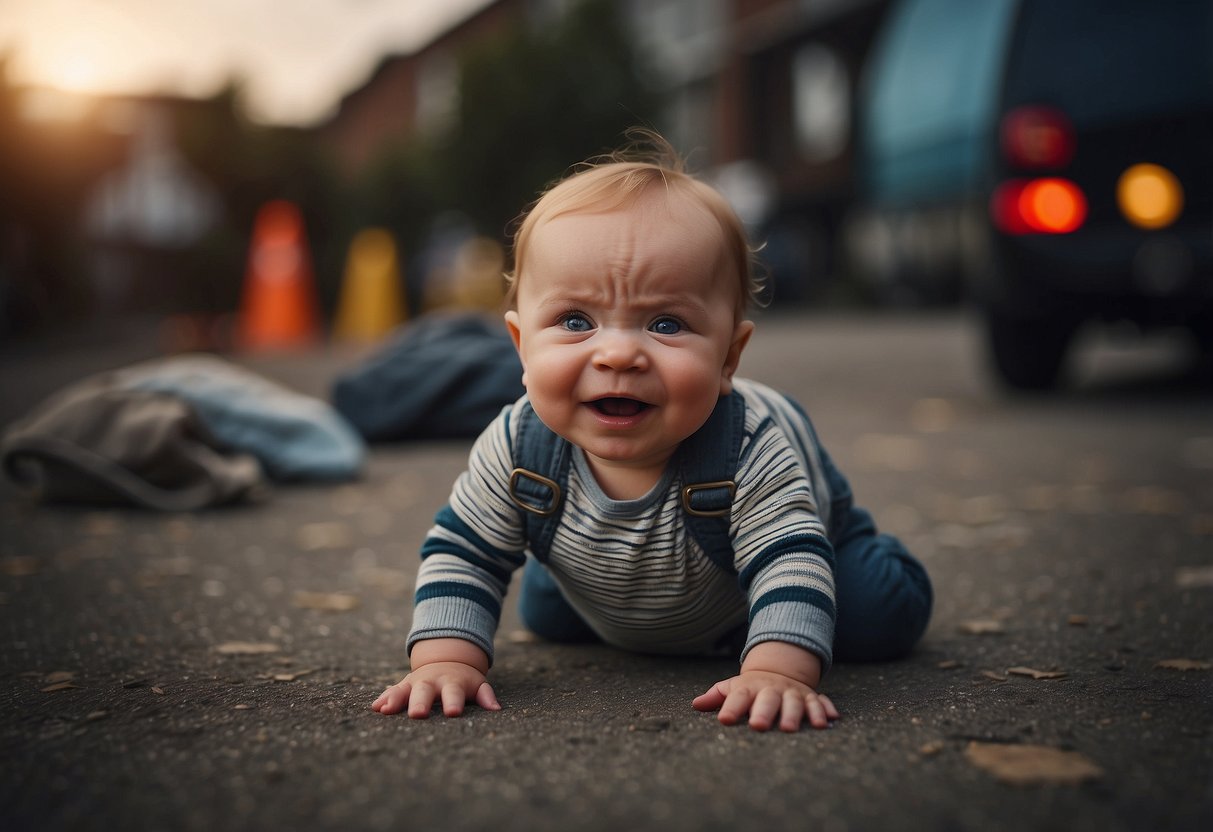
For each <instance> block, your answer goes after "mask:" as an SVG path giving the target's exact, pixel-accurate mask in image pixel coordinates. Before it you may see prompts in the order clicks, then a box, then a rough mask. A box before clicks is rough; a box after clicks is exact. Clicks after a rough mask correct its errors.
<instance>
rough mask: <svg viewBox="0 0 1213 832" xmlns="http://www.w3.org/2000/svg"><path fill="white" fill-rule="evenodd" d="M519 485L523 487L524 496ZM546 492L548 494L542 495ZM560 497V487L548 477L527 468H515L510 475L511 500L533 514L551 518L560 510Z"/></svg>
mask: <svg viewBox="0 0 1213 832" xmlns="http://www.w3.org/2000/svg"><path fill="white" fill-rule="evenodd" d="M519 485H522V495H520V494H519ZM544 490H546V491H547V493H546V494H544V493H542V492H543V491H544ZM524 497H525V498H526V499H524ZM560 497H561V494H560V486H559V485H558V484H556V483H555V482H554V481H552V480H549V479H548V478H547V477H544V476H540V475H539V474H536V473H535V472H534V471H528V470H527V469H525V468H515V469H514V470H513V471H512V472H511V473H510V499H511V500H513V501H514V502H515V503H516V504H517V505H518V507H519V508H521V509H524V510H525V511H529V512H531V514H538V515H539V516H540V517H550V516H551V515H553V514H555V513H556V509H558V508H560ZM545 504H546V507H545Z"/></svg>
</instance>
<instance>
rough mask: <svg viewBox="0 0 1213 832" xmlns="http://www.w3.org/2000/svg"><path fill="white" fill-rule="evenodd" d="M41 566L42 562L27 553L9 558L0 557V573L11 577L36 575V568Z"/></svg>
mask: <svg viewBox="0 0 1213 832" xmlns="http://www.w3.org/2000/svg"><path fill="white" fill-rule="evenodd" d="M41 568H42V563H41V562H40V561H39V560H38V559H37V558H35V557H31V556H29V555H14V556H13V557H9V558H0V573H3V574H5V575H8V576H9V577H12V578H24V577H28V576H30V575H37V574H38V570H39V569H41Z"/></svg>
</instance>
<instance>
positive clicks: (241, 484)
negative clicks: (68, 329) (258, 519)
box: [0, 377, 266, 511]
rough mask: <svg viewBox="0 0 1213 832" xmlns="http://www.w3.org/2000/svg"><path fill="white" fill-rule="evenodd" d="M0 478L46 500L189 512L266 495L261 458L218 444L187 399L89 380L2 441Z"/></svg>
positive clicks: (30, 417) (45, 404)
mask: <svg viewBox="0 0 1213 832" xmlns="http://www.w3.org/2000/svg"><path fill="white" fill-rule="evenodd" d="M0 459H2V461H3V468H4V472H5V474H6V475H7V476H8V477H9V479H10V480H12V482H14V483H15V484H16V485H17V486H18V487H20V488H22V489H23V490H25V491H26V492H28V493H30V494H31V495H32V496H34V497H35V498H36V499H38V500H41V501H43V502H48V503H60V502H67V503H86V504H99V505H114V504H120V505H136V506H141V507H144V508H151V509H159V510H162V511H193V510H197V509H201V508H206V507H209V506H217V505H223V504H225V503H233V502H239V501H243V500H250V499H258V498H260V497H262V496H264V494H265V491H266V481H265V477H264V474H263V472H262V470H261V466H260V464H259V463H258V462H257V460H256V459H255V458H254V457H253V456H250V455H249V454H244V453H239V452H233V451H231V450H230V449H226V448H224V447H222V443H220V442H219V441H218V440H217V439H216V438H215V437H214V436H213V435H212V434H211V433H210V432H209V431H208V430H207V428H206V426H205V425H204V424H202V422H201V421H200V420H199V419H198V416H197V414H196V413H195V412H194V410H193V409H192V408H191V407H190V406H189V404H188V403H186V402H184V401H182V400H181V399H179V398H177V397H174V396H169V395H166V394H163V393H154V392H149V391H144V390H127V389H121V388H119V387H116V386H115V385H114V384H113V378H112V377H90V378H88V379H86V380H84V381H82V382H79V383H77V384H74V385H72V386H70V387H68V388H65V389H64V390H61V391H59V392H58V393H56V394H54V395H52V396H51V397H50V398H48V399H47V400H46V401H44V402H43V403H42V404H40V405H39V406H38V407H36V408H34V410H33V411H31V412H30V414H29V415H28V416H27V417H26V418H24V419H22V420H20V421H19V422H17V423H15V424H13V425H12V426H11V427H10V428H9V429H8V430H6V431H5V433H4V437H3V439H2V440H0Z"/></svg>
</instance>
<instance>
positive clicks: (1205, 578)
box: [1175, 566, 1213, 589]
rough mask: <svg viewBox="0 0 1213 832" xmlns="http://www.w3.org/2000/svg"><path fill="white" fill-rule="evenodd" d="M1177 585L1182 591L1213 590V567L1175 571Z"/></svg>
mask: <svg viewBox="0 0 1213 832" xmlns="http://www.w3.org/2000/svg"><path fill="white" fill-rule="evenodd" d="M1175 585H1176V586H1177V587H1179V588H1180V589H1203V588H1206V587H1209V588H1213V566H1183V567H1180V568H1179V569H1176V570H1175Z"/></svg>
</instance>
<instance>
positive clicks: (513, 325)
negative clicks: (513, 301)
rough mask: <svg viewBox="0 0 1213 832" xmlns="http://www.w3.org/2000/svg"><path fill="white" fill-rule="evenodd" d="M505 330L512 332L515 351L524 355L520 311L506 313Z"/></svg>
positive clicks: (511, 337)
mask: <svg viewBox="0 0 1213 832" xmlns="http://www.w3.org/2000/svg"><path fill="white" fill-rule="evenodd" d="M505 328H506V329H508V330H509V331H510V340H511V341H513V342H514V349H516V350H518V352H519V354H521V353H522V347H521V344H522V324H521V321H520V320H519V318H518V310H516V309H511V310H510V311H508V312H506V313H505Z"/></svg>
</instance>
